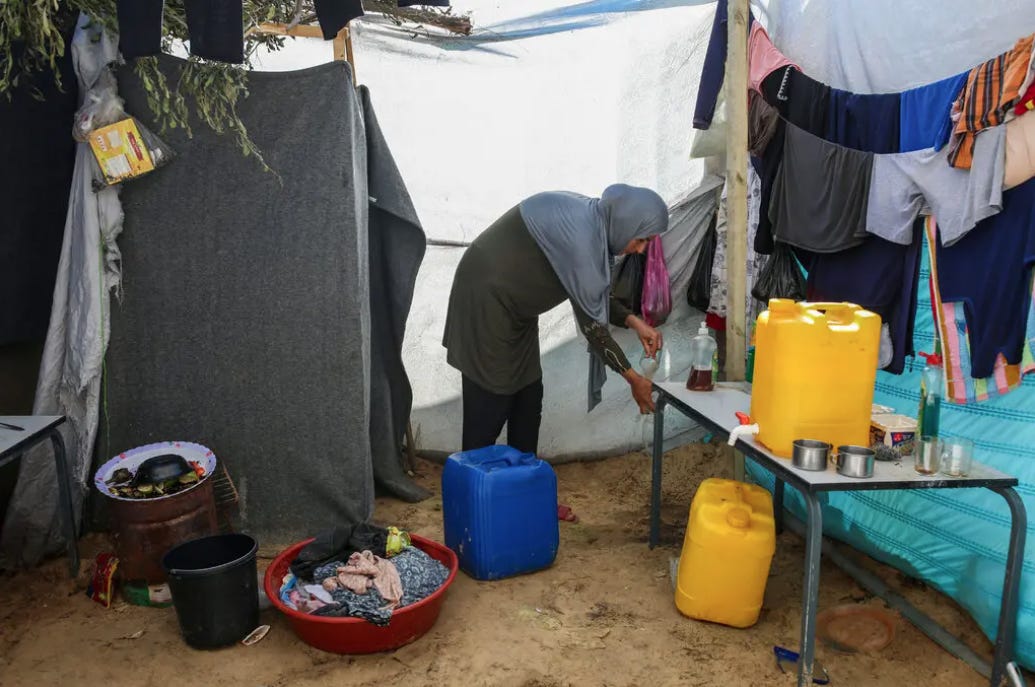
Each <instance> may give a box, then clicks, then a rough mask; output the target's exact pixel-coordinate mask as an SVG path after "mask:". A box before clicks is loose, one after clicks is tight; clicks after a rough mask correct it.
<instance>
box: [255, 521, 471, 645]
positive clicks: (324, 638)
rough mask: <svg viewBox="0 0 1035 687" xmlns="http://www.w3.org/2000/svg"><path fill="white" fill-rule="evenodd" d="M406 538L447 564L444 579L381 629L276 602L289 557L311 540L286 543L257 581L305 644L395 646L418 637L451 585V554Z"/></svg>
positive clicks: (430, 543)
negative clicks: (261, 584)
mask: <svg viewBox="0 0 1035 687" xmlns="http://www.w3.org/2000/svg"><path fill="white" fill-rule="evenodd" d="M410 539H411V541H412V543H413V545H414V546H416V547H417V548H418V549H420V550H422V551H424V553H426V554H428V555H429V556H431V557H432V558H434V559H435V560H437V561H439V562H440V563H442V564H443V565H445V566H446V567H447V568H449V577H448V578H446V582H445V584H443V585H442V586H441V587H439V588H438V590H437V591H436V592H435V593H434V594H432V595H431V596H429V597H427V598H425V599H421V600H420V601H418V602H417V603H415V604H411V605H409V606H406V607H404V608H399V609H396V611H395V612H394V613H392V622H390V623H389V624H388V625H387V626H386V627H378V626H377V625H374V624H373V623H370V622H368V621H366V620H363V619H362V618H326V617H323V616H318V615H309V614H308V613H302V612H300V611H295V610H292V609H290V608H288V607H287V606H285V605H284V602H282V601H281V600H280V585H281V583H282V581H283V578H284V575H286V574H287V573H288V572H289V569H290V567H291V561H293V560H295V556H297V555H298V552H299V551H301V550H302V547H304V546H305V545H306V544H308V543H309V542H311V541H312V539H307V540H305V541H303V542H299V543H297V544H295V545H293V546H291V547H289V548H288V549H286V550H285V551H284V552H282V553H281V554H280V555H279V556H277V557H276V558H275V559H273V562H272V563H271V564H270V567H268V568H267V569H266V577H265V578H264V581H263V582H264V584H263V586H264V587H265V589H266V596H268V597H269V599H270V601H271V602H273V605H274V606H276V608H277V610H279V611H280V612H281V613H283V614H284V615H286V616H287V619H288V622H290V623H291V629H293V630H294V631H295V634H296V635H298V638H299V639H301V640H302V641H303V642H305V643H306V644H308V645H309V646H311V647H315V648H317V649H320V650H321V651H329V652H331V653H335V654H373V653H377V652H379V651H390V650H392V649H398V648H399V647H401V646H404V645H406V644H409V643H410V642H412V641H413V640H415V639H417V638H418V637H420V636H421V635H423V634H424V633H425V632H427V631H428V630H430V629H431V626H432V625H434V624H435V621H436V620H437V619H438V614H439V611H441V610H442V602H443V601H445V598H446V589H448V588H449V585H451V584H453V580H454V579H455V578H456V571H457V567H458V563H457V559H456V554H455V553H453V552H452V551H451V550H449V549H447V548H446V547H445V546H443V545H442V544H439V543H438V542H433V541H431V540H430V539H425V538H424V537H419V536H417V535H415V534H411V535H410Z"/></svg>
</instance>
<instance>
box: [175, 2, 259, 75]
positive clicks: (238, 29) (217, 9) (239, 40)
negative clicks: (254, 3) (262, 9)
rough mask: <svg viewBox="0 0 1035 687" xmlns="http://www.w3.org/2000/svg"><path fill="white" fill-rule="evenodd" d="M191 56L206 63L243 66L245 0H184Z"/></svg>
mask: <svg viewBox="0 0 1035 687" xmlns="http://www.w3.org/2000/svg"><path fill="white" fill-rule="evenodd" d="M183 5H184V8H185V9H186V11H187V34H188V36H189V37H190V54H191V55H194V56H195V57H203V58H205V59H206V60H216V61H217V62H229V63H231V64H241V63H242V62H244V21H243V20H242V18H241V17H242V16H243V15H244V3H243V2H242V0H184V2H183Z"/></svg>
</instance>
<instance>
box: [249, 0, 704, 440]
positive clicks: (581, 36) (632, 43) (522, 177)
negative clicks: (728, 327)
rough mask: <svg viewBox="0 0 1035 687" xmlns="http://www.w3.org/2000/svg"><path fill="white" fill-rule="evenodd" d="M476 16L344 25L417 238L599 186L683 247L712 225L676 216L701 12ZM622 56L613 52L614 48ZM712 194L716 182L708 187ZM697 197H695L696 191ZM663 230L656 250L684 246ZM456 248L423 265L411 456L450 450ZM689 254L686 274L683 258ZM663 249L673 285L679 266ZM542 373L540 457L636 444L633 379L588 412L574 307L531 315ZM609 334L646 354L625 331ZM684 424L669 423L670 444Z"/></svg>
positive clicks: (695, 177)
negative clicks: (655, 221) (663, 224)
mask: <svg viewBox="0 0 1035 687" xmlns="http://www.w3.org/2000/svg"><path fill="white" fill-rule="evenodd" d="M454 7H455V8H456V10H458V11H466V10H473V11H474V15H473V18H474V23H475V35H474V36H471V37H468V38H453V37H436V38H426V37H416V38H414V37H413V36H412V34H410V33H407V32H403V31H399V30H397V29H395V28H394V27H392V26H390V25H388V24H386V23H384V22H380V21H379V20H377V19H375V18H373V17H372V16H370V15H368V17H367V18H365V19H364V21H362V22H359V23H357V24H356V25H355V26H354V27H353V29H354V30H353V35H352V39H353V47H354V54H355V56H356V71H357V74H358V77H359V80H360V82H362V83H365V84H367V85H369V86H370V87H371V89H372V90H373V92H374V93H376V95H377V99H378V116H379V118H380V120H381V125H382V127H383V128H384V131H385V135H386V137H387V138H388V140H390V141H391V142H392V149H393V152H394V154H395V158H396V161H397V162H398V164H399V167H400V170H401V171H402V174H403V176H404V177H405V178H406V180H407V184H408V186H409V189H410V192H411V194H412V195H413V201H414V205H415V206H416V208H417V211H418V213H419V214H420V217H421V220H422V222H423V225H424V228H425V231H426V232H427V234H428V236H429V237H431V238H433V239H436V240H444V241H456V242H463V241H469V240H471V239H472V238H474V237H475V236H477V235H478V233H480V232H481V231H482V230H483V229H485V228H486V227H488V226H489V224H491V223H492V221H493V220H495V219H496V218H497V217H498V216H499V215H500V214H502V213H503V212H505V211H506V210H507V209H508V208H510V207H512V206H513V205H514V204H516V203H517V202H518V201H520V200H521V199H522V198H524V197H526V196H528V195H531V194H533V193H536V192H539V191H543V190H552V189H565V190H571V191H576V192H580V193H585V194H590V195H599V194H600V192H601V191H602V190H603V189H604V188H605V187H606V186H607V185H608V184H611V183H615V182H625V183H630V184H636V185H641V186H649V187H651V188H654V189H655V190H657V191H658V192H659V193H661V195H662V196H663V197H664V198H665V200H666V201H667V202H668V203H669V206H670V207H671V208H672V209H673V210H672V213H673V214H672V217H673V224H674V226H675V225H678V226H683V227H686V229H685V231H686V233H685V234H681V236H682V237H683V238H684V239H685V240H686V241H688V242H690V244H691V245H690V246H689V247H690V249H691V251H692V250H693V245H692V244H693V241H694V240H695V233H694V232H695V231H696V232H698V233H697V234H696V236H699V235H700V234H702V233H703V231H704V229H706V228H707V224H704V225H703V226H701V227H700V228H699V229H692V228H691V226H690V225H688V224H685V223H684V222H683V220H682V219H681V218H680V217H681V213H683V212H684V211H683V209H681V208H682V207H683V202H684V200H685V199H687V198H688V196H690V195H691V194H692V193H693V192H694V190H695V189H697V188H698V186H700V185H701V183H702V180H704V178H705V165H704V163H702V162H701V161H700V160H696V161H691V160H690V157H689V154H690V142H691V131H690V119H691V117H690V109H691V108H692V103H693V98H694V93H695V91H696V88H697V76H698V74H699V72H700V65H701V63H702V61H703V59H704V50H705V47H706V43H707V38H708V33H709V31H710V28H711V16H712V14H711V13H712V10H711V7H710V6H709V5H708V4H707V3H703V2H689V3H688V2H685V1H684V0H679V1H678V2H676V1H673V0H636V1H632V0H604V1H599V2H597V1H595V2H586V3H574V4H573V3H570V2H563V1H562V0H528V1H527V2H521V3H510V2H508V3H498V2H495V0H464V1H463V2H455V3H454ZM619 46H621V49H617V48H618V47H619ZM330 57H331V49H330V46H329V45H328V44H326V43H324V42H322V41H318V40H312V39H298V40H292V41H288V43H287V45H286V46H285V48H284V49H283V50H281V51H278V52H276V53H273V54H269V55H263V56H261V63H262V68H263V69H297V68H299V67H302V66H307V65H311V64H316V63H319V62H325V61H327V60H328V59H330ZM706 183H714V181H712V182H706ZM702 192H704V193H707V191H702ZM678 240H679V238H678V237H677V236H676V233H675V232H669V234H668V235H666V237H665V243H666V246H668V245H669V244H670V241H678ZM462 254H463V248H453V247H446V246H432V247H430V248H429V250H428V255H427V257H426V259H425V261H424V263H423V264H422V266H421V272H420V275H419V276H418V279H417V288H416V292H415V294H414V304H413V308H412V309H411V312H410V320H409V324H408V327H407V338H406V342H405V351H404V360H405V362H406V366H407V369H408V370H409V371H410V377H411V381H412V383H413V389H414V414H413V426H414V430H415V432H416V433H417V445H418V446H419V447H420V448H421V449H423V450H432V451H442V452H449V451H453V450H456V449H459V446H460V417H461V413H460V402H459V398H460V375H459V373H457V372H456V371H455V370H453V369H452V368H451V367H449V366H448V365H447V364H446V360H445V351H444V349H443V348H442V345H441V342H442V330H443V326H444V322H445V311H446V298H445V296H446V295H447V294H448V293H449V288H450V285H451V283H452V277H453V271H454V270H455V267H456V263H457V261H458V260H459V259H460V256H461V255H462ZM695 257H696V255H695V254H694V253H693V252H691V253H690V255H689V256H688V257H687V258H686V261H687V263H688V264H689V262H690V261H692V260H693V259H695ZM672 259H673V256H672V255H671V254H668V253H666V260H667V261H668V262H669V267H670V270H672V272H673V276H675V273H676V272H677V270H678V265H676V266H674V265H673V264H672V262H671V261H672ZM673 288H674V290H673V298H674V303H675V304H676V305H677V306H680V307H679V309H678V310H677V311H675V312H674V313H673V315H672V316H671V317H670V319H669V321H668V322H667V323H666V324H665V325H664V328H663V331H664V334H665V337H666V347H667V348H668V354H669V369H671V371H672V372H673V373H674V374H675V373H679V372H681V371H682V369H683V368H685V366H686V365H687V364H688V362H689V358H688V357H687V352H688V351H687V342H688V341H689V339H690V338H691V337H692V336H693V334H694V333H695V332H696V330H697V324H698V323H699V322H700V318H701V315H700V314H699V313H696V312H695V311H691V310H690V308H688V307H686V305H685V303H686V298H685V286H681V285H680V284H679V283H678V282H677V283H676V284H675V285H674V287H673ZM540 331H541V334H542V341H541V344H542V350H543V365H544V372H545V375H546V379H547V384H546V396H545V400H544V403H545V412H544V415H543V429H542V435H541V436H542V441H541V451H542V454H543V456H544V457H547V458H551V459H552V458H554V457H564V458H571V457H577V456H582V455H602V454H613V453H616V452H619V451H623V450H628V449H633V448H639V447H641V446H642V433H641V429H642V428H641V426H640V421H639V414H638V412H637V410H636V408H635V405H634V403H633V402H632V398H631V395H630V393H629V388H628V385H627V384H625V382H624V381H623V380H621V379H619V378H617V377H613V376H612V378H611V379H610V380H609V381H608V383H607V384H606V385H605V386H604V400H603V403H602V405H601V406H599V407H597V408H596V409H595V410H594V411H593V412H592V413H590V414H588V415H587V414H586V408H585V404H584V403H583V402H582V401H583V399H581V398H574V397H573V395H572V394H570V393H569V391H568V389H570V388H572V387H578V388H582V387H583V385H584V383H585V380H584V371H585V364H584V362H585V343H584V341H580V340H579V339H578V338H577V335H576V328H575V325H574V319H573V317H572V315H571V307H570V306H568V305H567V304H563V305H561V306H560V307H559V308H557V309H556V310H554V311H552V312H550V313H548V314H547V315H544V316H543V317H542V318H541V321H540ZM616 334H617V336H616V338H617V340H618V341H619V343H620V345H621V346H622V347H623V349H624V350H625V352H626V353H627V354H628V355H629V356H630V359H631V360H633V362H634V363H635V361H637V360H638V359H639V357H640V353H639V344H638V342H637V341H636V338H635V336H633V335H632V334H631V332H627V331H625V330H618V331H617V332H616ZM688 426H689V425H688V424H682V425H680V423H677V422H673V423H672V424H671V425H670V428H671V430H672V432H673V433H679V432H683V431H685V430H686V429H687V428H688Z"/></svg>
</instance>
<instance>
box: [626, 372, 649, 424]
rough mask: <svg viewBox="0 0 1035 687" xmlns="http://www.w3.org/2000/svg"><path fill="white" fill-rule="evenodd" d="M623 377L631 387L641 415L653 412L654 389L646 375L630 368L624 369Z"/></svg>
mask: <svg viewBox="0 0 1035 687" xmlns="http://www.w3.org/2000/svg"><path fill="white" fill-rule="evenodd" d="M622 376H623V377H625V381H627V382H629V386H630V387H631V389H632V396H633V400H634V401H636V405H638V406H639V407H640V414H641V415H648V414H650V413H653V412H654V397H653V395H652V392H653V390H654V386H653V384H651V381H650V380H649V379H647V378H646V377H644V376H642V375H639V374H637V373H636V371H635V370H633V369H632V368H630V369H628V370H626V371H625V373H624V374H622Z"/></svg>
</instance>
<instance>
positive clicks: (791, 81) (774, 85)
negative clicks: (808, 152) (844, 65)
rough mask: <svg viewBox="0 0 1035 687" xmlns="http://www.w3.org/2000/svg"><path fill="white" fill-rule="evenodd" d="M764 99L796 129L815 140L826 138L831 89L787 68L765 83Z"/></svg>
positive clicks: (764, 81) (778, 71)
mask: <svg viewBox="0 0 1035 687" xmlns="http://www.w3.org/2000/svg"><path fill="white" fill-rule="evenodd" d="M762 95H763V97H765V100H766V102H767V103H769V104H770V105H772V106H773V107H775V108H776V109H777V110H778V111H779V113H780V114H781V115H782V116H783V117H784V119H786V120H787V121H788V122H790V123H791V124H793V125H794V126H796V127H798V128H799V129H802V130H804V131H807V132H808V133H810V134H812V135H813V136H818V137H820V138H824V137H825V136H826V131H827V119H828V117H829V110H830V86H827V85H826V84H825V83H821V82H819V81H816V80H815V79H813V78H812V77H810V76H808V75H807V74H804V73H803V72H800V71H798V70H797V69H795V68H794V67H784V68H783V69H777V70H776V71H775V72H773V73H772V74H770V75H769V76H767V77H766V78H765V79H763V81H762Z"/></svg>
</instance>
